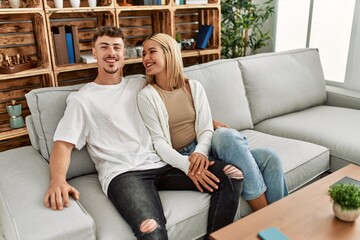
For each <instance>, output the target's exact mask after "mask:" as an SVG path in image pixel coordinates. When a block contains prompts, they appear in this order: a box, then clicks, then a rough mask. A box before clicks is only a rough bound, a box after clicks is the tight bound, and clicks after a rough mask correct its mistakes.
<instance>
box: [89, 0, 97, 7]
mask: <svg viewBox="0 0 360 240" xmlns="http://www.w3.org/2000/svg"><path fill="white" fill-rule="evenodd" d="M96 1H97V0H88V4H89V7H96V5H97V3H96Z"/></svg>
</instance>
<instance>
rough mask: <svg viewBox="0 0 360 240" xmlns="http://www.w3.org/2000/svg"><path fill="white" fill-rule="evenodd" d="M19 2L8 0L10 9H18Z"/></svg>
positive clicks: (18, 0) (17, 0)
mask: <svg viewBox="0 0 360 240" xmlns="http://www.w3.org/2000/svg"><path fill="white" fill-rule="evenodd" d="M20 1H21V0H9V2H10V6H11V7H12V8H19V7H20Z"/></svg>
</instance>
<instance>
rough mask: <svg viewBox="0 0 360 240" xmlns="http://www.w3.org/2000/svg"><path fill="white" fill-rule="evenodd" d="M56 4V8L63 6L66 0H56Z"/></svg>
mask: <svg viewBox="0 0 360 240" xmlns="http://www.w3.org/2000/svg"><path fill="white" fill-rule="evenodd" d="M54 4H55V7H56V8H63V6H64V1H63V0H54Z"/></svg>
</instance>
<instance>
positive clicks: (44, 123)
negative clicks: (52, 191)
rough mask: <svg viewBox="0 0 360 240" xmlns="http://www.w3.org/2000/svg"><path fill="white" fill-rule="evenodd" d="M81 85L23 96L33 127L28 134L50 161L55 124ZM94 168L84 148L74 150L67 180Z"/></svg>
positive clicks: (49, 89)
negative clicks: (73, 93) (67, 102)
mask: <svg viewBox="0 0 360 240" xmlns="http://www.w3.org/2000/svg"><path fill="white" fill-rule="evenodd" d="M82 86H83V84H80V85H74V86H67V87H47V88H40V89H35V90H32V91H30V92H29V93H27V94H26V95H25V97H26V100H27V103H28V106H29V109H30V112H31V119H28V121H30V120H32V121H31V122H32V124H31V125H29V126H27V127H28V128H31V129H30V130H29V134H36V135H35V136H30V139H32V144H33V146H34V148H35V149H39V150H40V153H41V155H42V156H43V157H44V158H45V159H46V160H49V158H50V153H51V150H52V148H53V145H54V142H53V136H54V133H55V130H56V127H57V125H58V122H59V121H60V119H61V118H62V116H63V115H64V111H65V108H66V99H67V97H68V95H69V94H70V93H71V92H74V91H77V90H78V89H79V88H80V87H82ZM95 172H96V170H95V166H94V163H93V162H92V160H91V158H90V156H89V154H88V151H87V149H86V148H83V149H81V150H80V151H79V150H76V149H74V150H73V151H72V155H71V163H70V167H69V171H68V173H67V178H68V179H70V178H73V177H76V176H80V175H84V174H89V173H95Z"/></svg>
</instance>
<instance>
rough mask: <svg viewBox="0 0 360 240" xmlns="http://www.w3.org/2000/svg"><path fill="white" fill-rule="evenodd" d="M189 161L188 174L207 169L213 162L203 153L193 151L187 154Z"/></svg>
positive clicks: (198, 172) (199, 172)
mask: <svg viewBox="0 0 360 240" xmlns="http://www.w3.org/2000/svg"><path fill="white" fill-rule="evenodd" d="M189 161H190V166H189V173H190V175H195V174H201V173H202V172H203V171H204V170H207V169H208V167H209V166H211V165H213V164H214V162H210V161H209V159H208V158H207V157H206V156H205V155H203V154H201V153H197V152H194V153H192V154H191V155H190V156H189Z"/></svg>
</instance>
